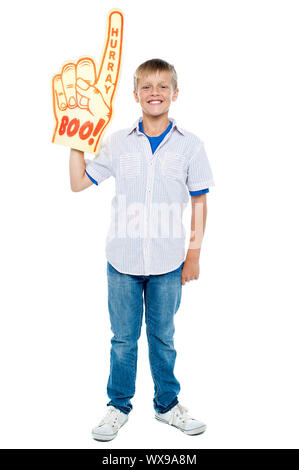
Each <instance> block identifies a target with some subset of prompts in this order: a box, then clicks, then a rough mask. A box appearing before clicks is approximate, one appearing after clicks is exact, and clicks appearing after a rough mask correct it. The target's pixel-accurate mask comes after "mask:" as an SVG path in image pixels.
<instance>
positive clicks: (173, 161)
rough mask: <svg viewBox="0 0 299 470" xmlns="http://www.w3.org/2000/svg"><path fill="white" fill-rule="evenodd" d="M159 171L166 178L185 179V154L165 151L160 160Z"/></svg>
mask: <svg viewBox="0 0 299 470" xmlns="http://www.w3.org/2000/svg"><path fill="white" fill-rule="evenodd" d="M160 171H161V174H162V175H163V176H165V177H166V178H171V179H176V180H180V181H182V180H184V181H185V180H186V177H187V174H186V169H185V156H184V155H183V154H181V153H176V152H166V153H165V154H164V155H163V158H162V159H161V161H160Z"/></svg>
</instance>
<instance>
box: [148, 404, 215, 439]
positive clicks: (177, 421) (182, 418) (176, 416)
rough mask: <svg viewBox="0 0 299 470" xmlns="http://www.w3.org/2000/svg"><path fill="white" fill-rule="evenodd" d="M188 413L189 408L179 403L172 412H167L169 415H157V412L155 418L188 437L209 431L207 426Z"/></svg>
mask: <svg viewBox="0 0 299 470" xmlns="http://www.w3.org/2000/svg"><path fill="white" fill-rule="evenodd" d="M187 411H188V409H187V408H185V407H184V406H182V405H180V404H179V403H178V404H177V405H175V406H174V407H173V408H171V410H169V411H167V413H157V411H156V412H155V418H156V419H157V420H158V421H160V422H162V423H166V424H170V425H171V426H175V427H176V428H178V429H180V430H181V431H182V432H184V433H185V434H188V435H195V434H202V433H203V432H205V430H206V429H207V426H206V424H204V423H201V422H200V421H198V420H196V419H194V418H191V416H189V415H188V414H187Z"/></svg>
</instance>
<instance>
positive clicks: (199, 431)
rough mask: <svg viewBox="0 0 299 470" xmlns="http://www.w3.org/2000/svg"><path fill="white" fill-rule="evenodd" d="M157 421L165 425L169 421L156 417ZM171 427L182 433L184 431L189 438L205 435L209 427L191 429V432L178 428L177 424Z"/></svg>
mask: <svg viewBox="0 0 299 470" xmlns="http://www.w3.org/2000/svg"><path fill="white" fill-rule="evenodd" d="M155 418H156V420H157V421H159V423H163V424H168V425H169V423H168V421H165V420H164V419H161V418H159V417H158V416H155ZM170 426H173V427H175V428H177V429H179V430H180V431H182V432H183V433H184V434H187V435H188V436H198V435H199V434H203V433H204V432H205V430H206V429H207V425H206V424H204V425H203V426H201V427H199V428H195V429H191V430H190V431H185V430H184V429H181V428H180V427H179V426H176V425H175V424H171V425H170Z"/></svg>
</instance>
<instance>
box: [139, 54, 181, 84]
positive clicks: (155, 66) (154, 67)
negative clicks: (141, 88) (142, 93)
mask: <svg viewBox="0 0 299 470" xmlns="http://www.w3.org/2000/svg"><path fill="white" fill-rule="evenodd" d="M165 71H168V72H170V73H171V80H172V85H173V89H174V91H175V90H176V89H177V87H178V78H177V73H176V71H175V68H174V66H173V65H171V64H169V63H168V62H166V61H165V60H162V59H150V60H147V61H146V62H143V64H141V65H139V67H138V68H137V69H136V71H135V73H134V90H135V91H137V87H138V79H139V78H140V77H141V75H143V74H144V75H147V74H150V73H155V72H165Z"/></svg>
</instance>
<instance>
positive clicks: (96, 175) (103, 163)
mask: <svg viewBox="0 0 299 470" xmlns="http://www.w3.org/2000/svg"><path fill="white" fill-rule="evenodd" d="M85 164H86V170H85V171H86V174H87V176H88V177H89V178H90V180H91V181H92V182H93V183H95V184H99V183H101V182H102V181H104V180H106V179H107V178H109V177H110V176H112V175H113V168H112V156H111V147H110V138H109V137H108V138H106V139H105V140H104V141H103V143H102V144H101V146H100V150H99V153H97V154H96V156H95V158H94V159H93V160H89V159H85Z"/></svg>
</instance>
